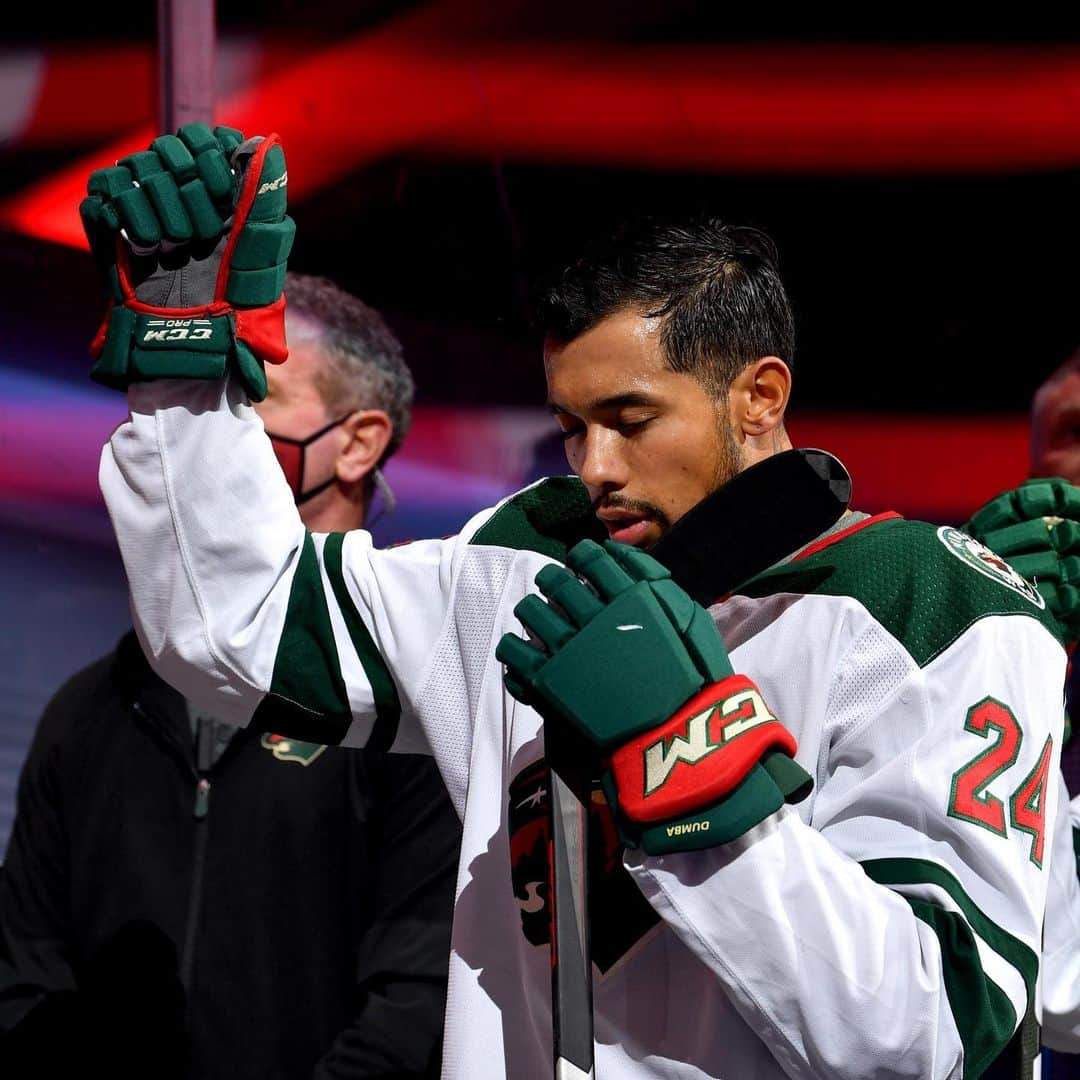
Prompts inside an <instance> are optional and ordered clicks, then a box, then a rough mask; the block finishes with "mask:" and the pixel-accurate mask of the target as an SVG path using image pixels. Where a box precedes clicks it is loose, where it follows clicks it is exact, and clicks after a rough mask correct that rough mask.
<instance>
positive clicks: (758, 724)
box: [496, 540, 812, 855]
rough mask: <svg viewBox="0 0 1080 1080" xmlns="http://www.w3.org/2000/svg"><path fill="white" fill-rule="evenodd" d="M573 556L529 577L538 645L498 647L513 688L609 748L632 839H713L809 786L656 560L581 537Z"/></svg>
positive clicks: (653, 842) (522, 610)
mask: <svg viewBox="0 0 1080 1080" xmlns="http://www.w3.org/2000/svg"><path fill="white" fill-rule="evenodd" d="M605 549H606V550H605ZM567 566H568V567H569V569H564V568H563V567H559V566H546V567H544V569H543V570H541V571H540V573H539V574H537V576H536V584H537V585H538V586H539V588H540V591H541V592H542V593H543V594H544V596H546V597H547V600H548V602H547V603H545V602H544V601H543V600H541V599H540V597H538V596H527V597H526V598H525V599H524V600H522V601H521V602H520V603H519V604H518V605H517V607H516V608H515V609H514V611H515V614H516V615H517V616H518V618H519V619H521V621H522V623H523V624H524V625H525V627H526V628H527V629H528V631H529V632H530V634H531V635H532V636H533V638H534V639H536V641H537V642H538V644H530V643H527V642H525V641H523V640H522V639H521V638H519V637H516V636H514V635H513V634H505V635H503V638H502V640H501V641H500V642H499V645H498V648H497V649H496V656H497V657H498V658H499V660H501V661H502V662H503V663H504V664H505V665H506V668H507V671H506V675H505V682H506V686H507V688H508V689H509V691H510V693H511V694H513V695H514V697H516V698H517V699H518V700H519V701H523V702H525V703H526V704H528V705H532V706H533V707H535V708H536V710H537V711H538V712H539V713H540V714H541V715H542V716H543V717H544V719H545V721H546V722H547V723H570V724H572V725H573V726H574V727H575V728H576V729H577V730H578V731H579V732H581V733H582V734H583V735H584V736H585V737H586V738H587V739H588V740H589V741H590V742H591V743H593V744H594V745H595V746H596V747H597V748H598V749H599V750H600V751H601V752H602V753H603V754H604V755H605V756H607V757H608V763H609V766H610V769H609V772H608V774H607V776H606V777H605V783H604V787H605V792H606V794H607V796H608V800H609V802H611V805H612V810H613V811H614V813H615V816H616V820H617V822H618V824H619V827H620V830H621V832H622V833H623V836H624V839H626V841H627V842H628V843H629V844H630V845H631V846H635V845H638V844H640V846H641V847H643V848H644V849H645V851H646V852H648V853H649V854H653V855H657V854H663V853H665V852H669V851H688V850H692V849H696V848H704V847H712V846H714V845H716V844H722V843H725V842H727V841H729V840H733V839H734V838H735V837H737V836H741V835H742V834H743V833H744V832H746V831H747V830H748V829H749V828H751V827H752V826H754V825H756V824H757V823H758V822H760V821H762V820H764V819H765V818H766V817H768V816H769V815H771V814H774V813H775V812H776V811H777V810H779V809H780V807H781V806H782V805H783V804H784V802H785V801H788V802H798V801H799V800H800V799H802V798H804V797H805V796H806V795H807V794H809V792H810V788H811V786H812V781H811V779H810V776H809V775H808V774H807V773H806V772H805V770H803V768H802V767H801V766H800V765H798V764H797V763H796V762H795V761H794V754H795V750H796V745H795V739H794V738H793V737H792V735H791V733H790V732H789V731H788V730H787V729H786V728H785V727H784V726H783V724H781V723H780V721H779V720H777V718H776V717H775V716H773V715H772V714H771V713H770V712H769V710H768V707H767V706H766V705H765V702H764V701H763V700H762V698H761V694H760V693H759V692H758V689H757V687H756V686H755V685H754V684H753V683H752V682H751V681H750V680H749V679H748V678H746V677H745V676H742V675H735V674H733V672H732V668H731V663H730V661H729V659H728V654H727V650H726V649H725V648H724V643H723V641H722V640H721V639H720V634H719V633H718V631H717V629H716V626H715V624H714V623H713V621H712V618H711V617H710V616H709V614H708V612H707V611H705V609H704V608H702V607H701V606H700V605H699V604H696V603H694V601H692V600H691V599H690V597H689V596H687V595H686V593H685V592H683V590H682V589H680V588H679V586H678V585H676V584H675V582H674V581H672V580H671V577H670V575H669V573H668V571H667V570H666V569H665V568H664V567H663V566H661V565H660V563H658V562H657V561H656V560H655V559H653V558H651V557H650V556H648V555H646V554H644V553H643V552H640V551H637V550H636V549H634V548H631V547H626V546H625V545H623V544H615V543H612V542H611V541H605V543H604V546H603V548H602V547H600V546H599V545H598V544H596V543H594V542H593V541H591V540H585V541H582V542H581V543H580V544H578V545H577V546H576V547H574V548H573V549H572V550H571V551H570V553H569V556H568V557H567ZM571 571H573V572H574V573H571ZM575 573H576V574H577V575H579V577H580V578H581V579H583V580H579V577H575V576H574V575H575Z"/></svg>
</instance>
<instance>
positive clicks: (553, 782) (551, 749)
mask: <svg viewBox="0 0 1080 1080" xmlns="http://www.w3.org/2000/svg"><path fill="white" fill-rule="evenodd" d="M544 753H545V756H546V758H547V761H548V769H549V772H548V808H549V814H550V817H549V822H548V825H549V829H550V832H549V836H550V838H551V841H550V842H551V882H550V883H549V886H548V889H549V903H550V904H551V1021H552V1035H553V1038H554V1060H555V1078H556V1080H585V1078H586V1077H592V1076H593V1015H592V959H591V954H590V950H589V914H588V893H587V888H588V881H589V804H590V801H591V799H592V784H593V770H592V768H591V767H590V763H591V762H592V760H593V754H592V753H591V752H590V748H589V747H587V746H583V745H581V742H580V741H579V738H578V737H577V736H576V735H575V734H574V733H573V732H572V731H570V730H568V729H564V728H561V727H558V726H555V725H551V726H548V727H546V728H545V733H544Z"/></svg>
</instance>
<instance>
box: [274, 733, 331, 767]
mask: <svg viewBox="0 0 1080 1080" xmlns="http://www.w3.org/2000/svg"><path fill="white" fill-rule="evenodd" d="M259 743H260V745H261V746H262V748H263V749H264V750H269V751H270V753H272V754H273V755H274V757H276V758H277V759H278V761H294V762H296V764H297V765H305V766H306V765H310V764H311V763H312V762H313V761H314V760H315V759H316V758H317V757H319V756H320V755H321V754H322V753H323V751H324V750H325V749H326V747H325V746H323V745H322V743H314V742H301V741H300V740H299V739H289V738H287V737H286V736H284V735H271V734H270V733H269V732H268V733H267V734H265V735H264V736H263V737H262V738H261V739H260V740H259Z"/></svg>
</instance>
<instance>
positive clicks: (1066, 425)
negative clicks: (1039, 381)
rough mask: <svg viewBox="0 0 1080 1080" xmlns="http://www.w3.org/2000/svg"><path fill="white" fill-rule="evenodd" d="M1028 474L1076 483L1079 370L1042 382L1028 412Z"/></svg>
mask: <svg viewBox="0 0 1080 1080" xmlns="http://www.w3.org/2000/svg"><path fill="white" fill-rule="evenodd" d="M1031 475H1032V476H1064V477H1065V478H1066V479H1068V480H1071V481H1072V482H1073V483H1074V484H1080V371H1068V372H1066V373H1065V374H1064V375H1063V376H1061V377H1060V378H1059V379H1057V380H1056V381H1051V382H1047V383H1044V384H1043V385H1042V386H1041V387H1040V388H1039V390H1038V392H1037V393H1036V395H1035V402H1034V405H1033V407H1032V413H1031Z"/></svg>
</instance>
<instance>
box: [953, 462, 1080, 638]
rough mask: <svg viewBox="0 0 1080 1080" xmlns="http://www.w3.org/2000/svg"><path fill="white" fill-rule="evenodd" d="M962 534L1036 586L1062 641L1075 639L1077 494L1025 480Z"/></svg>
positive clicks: (1078, 613) (1079, 596) (1079, 620)
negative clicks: (983, 546)
mask: <svg viewBox="0 0 1080 1080" xmlns="http://www.w3.org/2000/svg"><path fill="white" fill-rule="evenodd" d="M964 531H965V532H967V533H969V534H970V535H971V536H973V537H974V538H975V539H976V540H978V541H980V543H983V544H985V545H986V546H987V547H988V548H990V550H991V551H993V552H995V553H996V554H998V555H1000V556H1001V557H1002V558H1003V559H1005V560H1006V561H1007V562H1008V563H1009V565H1010V566H1011V567H1012V568H1013V569H1014V570H1016V572H1017V573H1019V574H1023V575H1024V577H1026V578H1027V579H1028V580H1029V581H1031V582H1032V583H1033V584H1034V585H1035V586H1036V588H1037V589H1038V590H1039V592H1040V593H1041V594H1042V597H1043V599H1044V600H1045V601H1046V605H1047V607H1048V608H1049V609H1050V611H1052V612H1053V614H1054V616H1055V618H1056V619H1057V620H1058V623H1059V624H1060V626H1061V629H1062V633H1063V634H1064V636H1065V638H1066V640H1067V641H1076V640H1077V639H1078V638H1080V490H1077V488H1076V487H1075V486H1074V485H1073V484H1072V483H1070V482H1069V481H1068V480H1063V479H1060V478H1053V479H1037V480H1027V481H1025V482H1024V483H1023V484H1021V485H1020V487H1018V488H1014V489H1013V490H1012V491H1006V492H1004V493H1003V494H1001V495H998V496H997V497H996V498H993V499H991V500H990V501H989V502H988V503H987V504H986V505H985V506H984V507H982V509H980V510H979V511H978V512H976V513H975V514H974V516H973V517H972V518H971V520H970V521H969V522H968V523H967V524H966V525H965V526H964Z"/></svg>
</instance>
